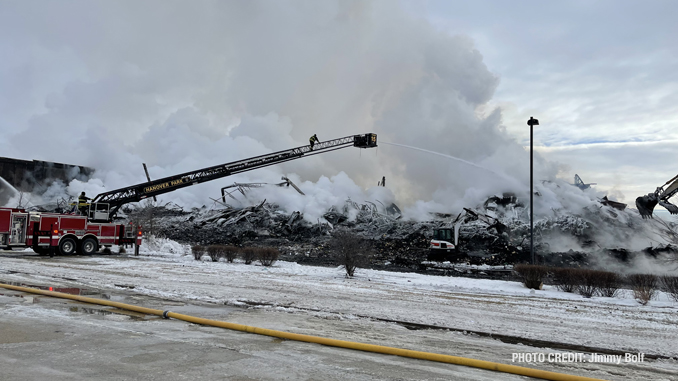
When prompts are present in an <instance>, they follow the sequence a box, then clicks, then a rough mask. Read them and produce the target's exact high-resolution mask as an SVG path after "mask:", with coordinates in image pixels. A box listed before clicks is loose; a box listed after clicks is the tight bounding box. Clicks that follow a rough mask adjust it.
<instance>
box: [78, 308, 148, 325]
mask: <svg viewBox="0 0 678 381" xmlns="http://www.w3.org/2000/svg"><path fill="white" fill-rule="evenodd" d="M68 310H69V311H70V312H81V313H86V314H90V315H94V316H96V317H100V318H102V319H106V318H109V319H111V320H135V321H145V320H153V319H161V317H160V316H155V315H146V314H141V313H138V312H134V311H127V310H119V309H102V308H95V307H85V306H71V307H69V308H68Z"/></svg>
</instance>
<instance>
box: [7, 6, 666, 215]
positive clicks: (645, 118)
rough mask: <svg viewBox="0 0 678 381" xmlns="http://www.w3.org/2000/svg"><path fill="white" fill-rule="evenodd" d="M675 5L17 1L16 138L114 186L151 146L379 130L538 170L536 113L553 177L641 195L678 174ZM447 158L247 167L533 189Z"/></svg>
mask: <svg viewBox="0 0 678 381" xmlns="http://www.w3.org/2000/svg"><path fill="white" fill-rule="evenodd" d="M676 14H678V2H675V1H644V2H641V1H620V0H615V1H558V2H555V1H502V0H497V1H450V0H446V1H433V0H429V1H401V2H395V1H343V0H342V1H329V0H328V1H212V0H203V1H196V2H186V1H171V0H168V1H156V0H146V1H66V0H64V1H8V0H0V55H1V56H2V60H1V61H0V88H1V89H2V92H1V93H0V115H2V116H1V117H0V132H1V134H0V156H9V157H17V158H22V159H40V160H48V161H57V162H67V163H73V164H81V165H89V166H94V167H96V168H98V169H101V170H103V171H107V172H106V176H105V178H102V179H103V184H104V186H105V187H106V188H108V189H111V188H114V187H119V186H126V185H130V182H132V181H134V182H137V181H143V173H142V172H141V171H140V169H139V168H140V163H141V162H142V161H143V162H147V163H148V164H149V166H150V167H151V175H152V176H153V177H156V178H157V177H160V176H169V175H172V174H175V173H178V172H182V171H188V170H192V169H197V168H200V167H201V166H207V165H215V164H219V163H222V162H227V161H230V160H236V159H240V158H244V157H247V156H252V155H255V154H256V155H258V154H261V153H264V152H271V151H274V150H280V149H284V148H288V147H292V146H296V145H300V144H304V143H306V142H307V138H308V136H309V135H311V134H312V133H318V136H319V137H320V139H321V140H325V139H328V138H333V137H341V136H345V135H348V134H354V133H363V132H370V131H374V132H377V133H378V134H379V136H380V140H382V141H384V142H387V141H389V142H393V143H399V144H410V145H413V146H417V147H421V148H426V149H430V150H434V151H436V152H440V153H443V154H446V155H451V156H455V157H459V158H462V159H464V160H467V161H471V162H474V163H478V164H479V165H483V166H485V167H488V168H492V169H493V170H494V171H497V173H500V174H501V175H502V176H508V177H510V178H511V179H515V183H516V184H517V183H519V184H525V183H526V181H527V178H528V176H529V163H528V161H527V160H528V156H527V154H526V152H525V149H524V148H525V147H526V146H529V127H528V126H527V125H526V121H527V119H529V117H530V116H534V117H535V118H537V119H539V121H540V123H541V125H540V126H538V127H536V129H535V144H536V146H537V147H536V150H537V151H538V152H539V153H540V154H541V156H542V157H544V158H545V159H546V161H544V160H542V159H541V158H540V157H538V159H537V163H536V168H537V169H536V170H537V172H538V173H537V175H538V178H539V179H553V178H555V177H556V176H557V177H560V178H563V179H566V180H567V181H568V182H573V176H574V174H575V173H578V174H579V175H580V176H581V177H582V178H583V179H584V181H586V182H595V183H598V185H597V186H596V187H597V188H598V189H599V190H601V191H603V192H607V193H609V194H610V195H611V196H613V197H616V198H620V199H622V200H623V201H625V202H628V203H630V204H631V205H632V204H633V200H635V198H636V197H637V196H640V195H642V194H645V193H648V192H650V191H653V190H654V189H655V187H657V186H659V185H662V184H663V183H664V182H665V181H667V180H668V179H670V178H671V177H673V176H674V175H676V173H678V165H676V164H678V163H677V160H676V158H677V156H676V150H675V148H676V146H678V131H677V130H676V129H675V126H676V123H678V71H677V70H676V68H678V44H676V42H675V36H677V35H678V30H677V27H676V22H675V15H676ZM342 152H343V151H342ZM441 160H442V159H441V158H440V157H434V156H431V155H426V154H425V153H422V152H418V151H404V150H403V149H402V148H399V147H396V146H387V145H381V146H380V148H379V151H378V154H376V153H370V154H366V153H363V154H362V155H358V154H357V153H354V154H351V155H350V156H349V155H348V154H344V153H342V154H339V153H336V154H327V155H320V156H317V157H314V158H313V159H311V158H309V159H304V160H300V161H296V162H290V163H288V164H285V165H283V166H280V168H275V169H270V170H260V171H256V174H248V175H247V176H246V177H244V178H238V180H241V181H242V180H248V181H274V180H278V179H279V177H280V175H281V174H288V173H296V174H298V175H299V179H300V180H310V181H317V180H318V179H319V177H320V176H323V175H325V176H328V177H329V176H334V175H336V174H337V173H338V172H339V171H342V170H343V171H345V172H346V173H347V174H348V175H349V176H350V178H351V179H353V181H355V182H356V184H357V185H359V186H360V187H362V188H367V187H369V186H374V185H375V184H376V182H377V181H378V180H379V179H381V176H382V175H385V176H387V179H388V180H387V184H389V185H391V187H392V189H393V190H394V192H395V194H396V196H397V198H398V199H399V200H401V201H403V202H410V203H411V202H414V201H415V200H424V201H430V200H433V201H434V202H435V203H436V204H435V206H437V207H440V206H441V205H446V206H447V207H452V206H451V204H450V203H449V202H448V201H447V200H449V199H451V198H455V197H459V198H462V197H463V198H464V202H466V203H467V204H466V205H468V203H469V202H476V201H479V200H481V199H482V198H483V197H486V196H487V195H488V192H489V193H490V194H491V193H496V192H501V191H506V190H512V191H519V190H522V191H524V189H517V187H516V186H515V184H512V185H511V184H510V185H507V183H508V182H507V181H505V178H502V177H501V176H499V177H495V178H492V176H491V175H490V176H488V172H487V171H486V172H483V171H480V172H479V171H478V170H477V168H474V167H469V166H464V165H461V164H459V162H452V161H450V162H449V163H448V162H445V164H444V165H443V164H441ZM102 173H103V172H102ZM228 183H231V181H229V182H228ZM223 185H224V184H219V185H212V186H211V188H209V187H208V188H205V189H208V190H209V193H210V194H211V195H212V196H214V195H215V194H216V192H218V188H219V187H220V186H223ZM192 192H194V191H192ZM204 196H205V195H203V194H201V195H200V197H202V198H204ZM456 207H459V205H456Z"/></svg>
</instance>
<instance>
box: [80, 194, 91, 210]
mask: <svg viewBox="0 0 678 381" xmlns="http://www.w3.org/2000/svg"><path fill="white" fill-rule="evenodd" d="M89 200H91V198H89V197H87V196H85V192H84V191H83V192H82V193H80V196H78V209H79V210H80V214H82V215H83V216H84V215H87V208H88V207H89V202H87V201H89Z"/></svg>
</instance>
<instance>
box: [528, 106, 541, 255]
mask: <svg viewBox="0 0 678 381" xmlns="http://www.w3.org/2000/svg"><path fill="white" fill-rule="evenodd" d="M527 124H528V125H529V126H530V261H531V262H530V263H532V264H533V265H534V264H535V261H534V203H533V198H534V189H533V187H534V166H533V164H532V137H533V127H534V126H538V125H539V121H538V120H537V119H534V118H533V117H530V120H528V121H527Z"/></svg>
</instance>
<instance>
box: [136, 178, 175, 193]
mask: <svg viewBox="0 0 678 381" xmlns="http://www.w3.org/2000/svg"><path fill="white" fill-rule="evenodd" d="M183 183H184V179H183V178H181V179H177V180H172V181H168V182H166V183H162V184H158V185H151V186H150V187H146V188H144V193H150V192H155V191H158V190H161V189H165V188H170V187H174V186H177V185H181V184H183Z"/></svg>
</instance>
